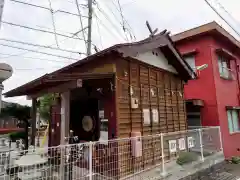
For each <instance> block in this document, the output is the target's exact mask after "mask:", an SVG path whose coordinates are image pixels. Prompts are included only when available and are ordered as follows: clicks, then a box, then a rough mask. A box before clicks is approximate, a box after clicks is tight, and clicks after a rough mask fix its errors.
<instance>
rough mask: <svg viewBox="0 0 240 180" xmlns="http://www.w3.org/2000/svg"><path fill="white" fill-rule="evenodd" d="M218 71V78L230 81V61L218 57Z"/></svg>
mask: <svg viewBox="0 0 240 180" xmlns="http://www.w3.org/2000/svg"><path fill="white" fill-rule="evenodd" d="M218 69H219V74H220V77H223V78H227V79H231V76H230V75H231V74H230V72H229V71H230V61H229V60H228V59H227V58H225V57H224V56H221V55H218Z"/></svg>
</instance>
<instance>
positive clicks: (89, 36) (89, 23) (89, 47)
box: [87, 0, 93, 56]
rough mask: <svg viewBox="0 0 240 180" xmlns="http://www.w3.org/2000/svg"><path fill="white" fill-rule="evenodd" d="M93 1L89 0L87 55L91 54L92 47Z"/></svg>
mask: <svg viewBox="0 0 240 180" xmlns="http://www.w3.org/2000/svg"><path fill="white" fill-rule="evenodd" d="M92 5H93V1H92V0H88V39H87V55H88V56H90V55H91V47H92V13H93V7H92Z"/></svg>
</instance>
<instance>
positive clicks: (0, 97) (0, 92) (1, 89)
mask: <svg viewBox="0 0 240 180" xmlns="http://www.w3.org/2000/svg"><path fill="white" fill-rule="evenodd" d="M2 91H3V84H2V83H0V113H1V110H2Z"/></svg>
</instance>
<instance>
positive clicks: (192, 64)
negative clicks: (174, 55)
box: [184, 55, 197, 79]
mask: <svg viewBox="0 0 240 180" xmlns="http://www.w3.org/2000/svg"><path fill="white" fill-rule="evenodd" d="M184 60H185V61H186V62H187V63H188V65H189V66H190V67H191V68H192V70H193V71H194V72H195V73H196V71H197V69H196V64H195V56H194V55H188V56H185V57H184ZM192 78H193V79H194V78H195V75H194V74H192Z"/></svg>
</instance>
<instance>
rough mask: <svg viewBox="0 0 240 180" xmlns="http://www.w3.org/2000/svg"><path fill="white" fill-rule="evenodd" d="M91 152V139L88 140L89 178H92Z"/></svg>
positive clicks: (90, 179)
mask: <svg viewBox="0 0 240 180" xmlns="http://www.w3.org/2000/svg"><path fill="white" fill-rule="evenodd" d="M92 152H93V143H92V141H90V142H89V180H92V175H93V174H92V173H93V170H92V159H93V158H92Z"/></svg>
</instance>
